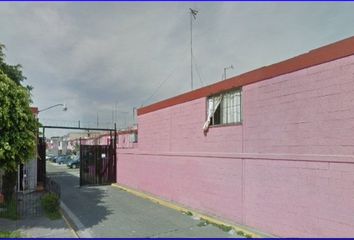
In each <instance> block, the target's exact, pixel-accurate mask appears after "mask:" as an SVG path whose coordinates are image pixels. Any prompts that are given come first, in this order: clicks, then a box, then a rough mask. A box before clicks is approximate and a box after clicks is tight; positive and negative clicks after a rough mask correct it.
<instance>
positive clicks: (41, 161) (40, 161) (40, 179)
mask: <svg viewBox="0 0 354 240" xmlns="http://www.w3.org/2000/svg"><path fill="white" fill-rule="evenodd" d="M45 150H46V143H45V139H44V137H39V138H38V145H37V151H38V155H37V183H38V184H41V185H42V186H43V187H44V186H45V180H46V159H45V157H46V156H45V155H46V153H45Z"/></svg>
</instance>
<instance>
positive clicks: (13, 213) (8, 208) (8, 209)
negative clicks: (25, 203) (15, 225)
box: [0, 199, 19, 220]
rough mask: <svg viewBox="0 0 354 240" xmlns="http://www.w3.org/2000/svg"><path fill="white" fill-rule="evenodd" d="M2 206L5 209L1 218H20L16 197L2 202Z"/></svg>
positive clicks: (0, 215) (1, 213) (0, 214)
mask: <svg viewBox="0 0 354 240" xmlns="http://www.w3.org/2000/svg"><path fill="white" fill-rule="evenodd" d="M0 208H1V209H3V210H2V211H1V212H0V218H8V219H11V220H17V219H18V218H19V216H18V214H17V205H16V201H15V200H14V199H11V200H10V201H8V202H6V203H4V204H1V205H0Z"/></svg>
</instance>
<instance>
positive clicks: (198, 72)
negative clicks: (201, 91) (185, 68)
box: [193, 56, 205, 87]
mask: <svg viewBox="0 0 354 240" xmlns="http://www.w3.org/2000/svg"><path fill="white" fill-rule="evenodd" d="M193 58H194V62H195V63H194V64H195V70H196V71H197V74H198V78H199V82H200V84H201V85H202V86H203V87H204V86H205V84H204V81H203V80H202V78H201V77H200V71H199V67H198V64H197V60H196V58H195V57H194V56H193Z"/></svg>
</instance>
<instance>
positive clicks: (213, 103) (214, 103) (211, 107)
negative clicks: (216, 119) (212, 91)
mask: <svg viewBox="0 0 354 240" xmlns="http://www.w3.org/2000/svg"><path fill="white" fill-rule="evenodd" d="M222 98H223V95H219V96H215V97H211V98H209V99H208V117H207V120H206V122H205V123H204V126H203V130H204V131H206V130H208V128H209V125H210V121H211V118H212V117H213V116H214V113H215V111H216V109H217V108H218V106H219V105H220V103H221V100H222Z"/></svg>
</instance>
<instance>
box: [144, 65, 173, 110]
mask: <svg viewBox="0 0 354 240" xmlns="http://www.w3.org/2000/svg"><path fill="white" fill-rule="evenodd" d="M174 71H175V69H174V70H173V71H172V72H171V73H170V74H169V75H168V76H167V78H165V79H164V80H162V81H161V82H160V84H159V86H158V87H157V88H156V89H155V91H154V92H153V93H152V94H151V96H150V97H148V98H147V99H145V101H143V104H142V105H145V104H146V103H147V102H148V101H149V100H150V99H151V98H152V97H153V96H155V94H156V93H157V92H158V91H159V89H160V88H161V86H162V85H163V84H164V83H165V82H166V81H167V80H168V79H170V78H171V76H172V74H173V73H174Z"/></svg>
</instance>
